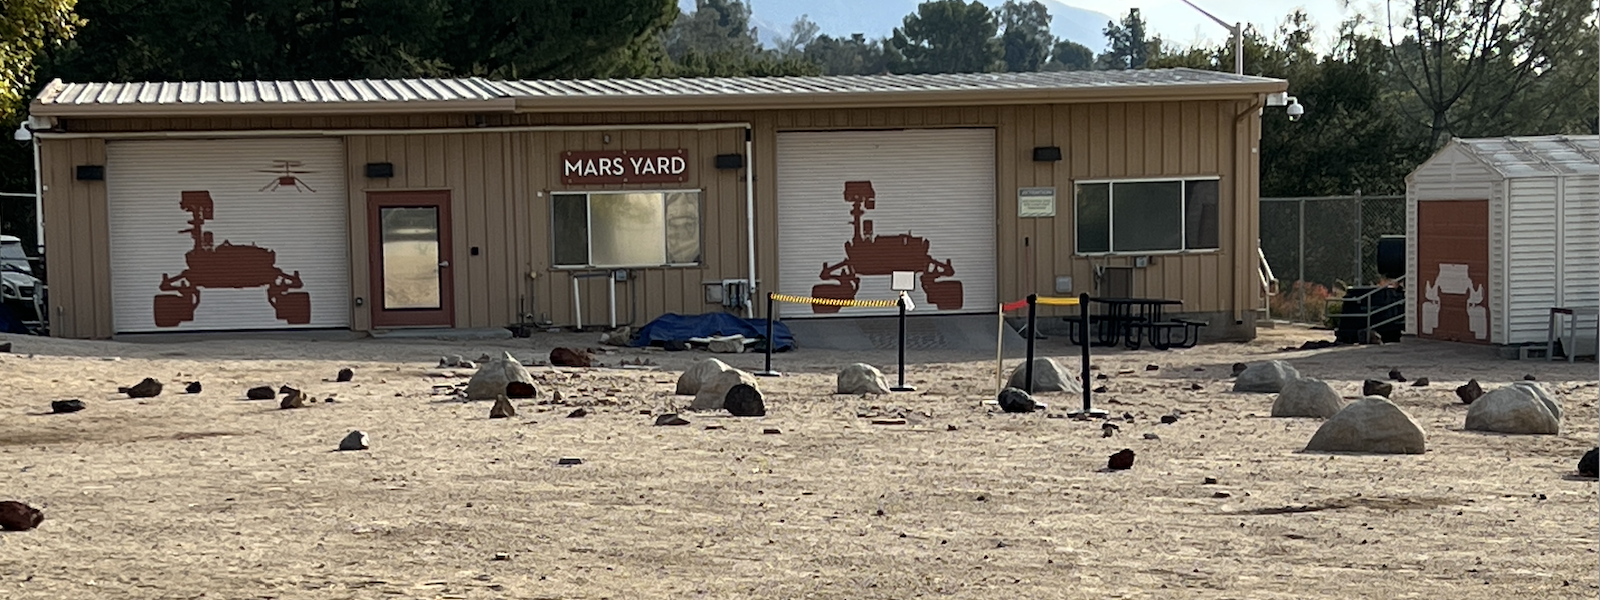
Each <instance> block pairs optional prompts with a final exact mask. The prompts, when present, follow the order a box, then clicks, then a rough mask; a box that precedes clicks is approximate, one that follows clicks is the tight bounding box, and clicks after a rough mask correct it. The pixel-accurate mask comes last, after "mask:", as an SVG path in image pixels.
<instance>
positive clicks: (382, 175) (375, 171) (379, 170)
mask: <svg viewBox="0 0 1600 600" xmlns="http://www.w3.org/2000/svg"><path fill="white" fill-rule="evenodd" d="M390 177H394V163H386V162H383V163H367V179H388V178H390Z"/></svg>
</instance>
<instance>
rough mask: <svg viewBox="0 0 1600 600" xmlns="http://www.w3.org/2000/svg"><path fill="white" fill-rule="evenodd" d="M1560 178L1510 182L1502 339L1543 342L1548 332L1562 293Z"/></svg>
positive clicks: (1517, 342) (1505, 341) (1506, 341)
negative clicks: (1559, 269)
mask: <svg viewBox="0 0 1600 600" xmlns="http://www.w3.org/2000/svg"><path fill="white" fill-rule="evenodd" d="M1556 182H1557V180H1556V178H1554V177H1541V178H1536V179H1515V180H1512V181H1511V197H1510V206H1509V209H1510V211H1509V212H1510V222H1509V226H1510V227H1509V229H1510V232H1511V235H1510V238H1508V239H1507V240H1506V244H1505V248H1506V257H1507V260H1508V261H1509V265H1508V267H1509V268H1508V270H1507V273H1506V275H1507V280H1506V289H1507V293H1508V294H1509V297H1508V300H1509V301H1510V306H1509V309H1508V310H1507V311H1506V315H1505V319H1506V333H1507V335H1506V337H1505V339H1504V341H1503V342H1502V343H1506V344H1521V343H1526V342H1542V341H1545V339H1546V332H1547V331H1549V320H1550V307H1552V306H1556V305H1557V304H1559V301H1558V299H1557V298H1558V296H1557V283H1556V282H1557V281H1558V280H1559V279H1558V277H1559V274H1558V273H1557V270H1556V269H1557V260H1556V249H1557V246H1558V241H1559V234H1560V228H1559V226H1558V219H1557V214H1558V208H1559V207H1558V204H1557V203H1556Z"/></svg>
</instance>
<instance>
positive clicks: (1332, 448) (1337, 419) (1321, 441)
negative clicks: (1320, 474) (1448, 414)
mask: <svg viewBox="0 0 1600 600" xmlns="http://www.w3.org/2000/svg"><path fill="white" fill-rule="evenodd" d="M1426 445H1427V437H1426V436H1425V435H1424V434H1423V432H1422V427H1421V426H1419V425H1417V422H1416V421H1415V420H1414V419H1412V418H1411V415H1408V414H1406V412H1405V411H1404V410H1401V409H1400V407H1398V406H1395V405H1394V403H1393V402H1390V401H1389V399H1388V398H1383V397H1381V396H1368V397H1366V398H1362V399H1360V400H1357V401H1355V402H1351V403H1350V404H1349V405H1348V406H1345V407H1344V409H1343V410H1340V411H1339V413H1338V414H1335V415H1333V416H1332V417H1330V418H1329V419H1328V420H1327V421H1325V422H1323V423H1322V427H1319V428H1317V432H1316V433H1315V434H1312V436H1311V441H1310V442H1309V443H1307V444H1306V451H1307V452H1354V453H1361V454H1422V452H1423V450H1424V449H1425V447H1426Z"/></svg>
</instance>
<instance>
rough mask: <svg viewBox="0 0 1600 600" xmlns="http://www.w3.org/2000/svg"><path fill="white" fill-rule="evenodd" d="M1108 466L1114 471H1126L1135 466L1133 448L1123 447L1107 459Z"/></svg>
mask: <svg viewBox="0 0 1600 600" xmlns="http://www.w3.org/2000/svg"><path fill="white" fill-rule="evenodd" d="M1106 468H1107V469H1111V470H1113V471H1126V470H1128V469H1132V468H1133V450H1129V449H1127V448H1123V449H1122V450H1121V451H1119V452H1117V453H1116V454H1113V455H1111V458H1110V459H1109V460H1107V461H1106Z"/></svg>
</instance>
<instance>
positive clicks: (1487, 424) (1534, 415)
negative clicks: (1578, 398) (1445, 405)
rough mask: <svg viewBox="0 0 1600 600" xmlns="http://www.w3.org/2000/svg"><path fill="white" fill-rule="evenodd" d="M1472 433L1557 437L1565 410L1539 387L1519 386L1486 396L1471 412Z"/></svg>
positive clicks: (1469, 410)
mask: <svg viewBox="0 0 1600 600" xmlns="http://www.w3.org/2000/svg"><path fill="white" fill-rule="evenodd" d="M1466 429H1467V430H1468V431H1487V432H1491V433H1513V434H1523V435H1556V434H1559V433H1561V407H1560V406H1559V405H1557V404H1556V403H1555V400H1553V399H1551V398H1550V396H1549V395H1548V394H1546V393H1545V392H1544V390H1543V389H1542V388H1539V387H1538V385H1537V384H1529V383H1521V382H1518V383H1516V384H1513V385H1509V386H1506V387H1503V388H1500V389H1497V390H1495V391H1492V392H1489V393H1488V394H1484V396H1483V397H1482V398H1479V399H1478V400H1477V401H1476V402H1473V403H1472V406H1471V407H1470V408H1468V409H1467V424H1466Z"/></svg>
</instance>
